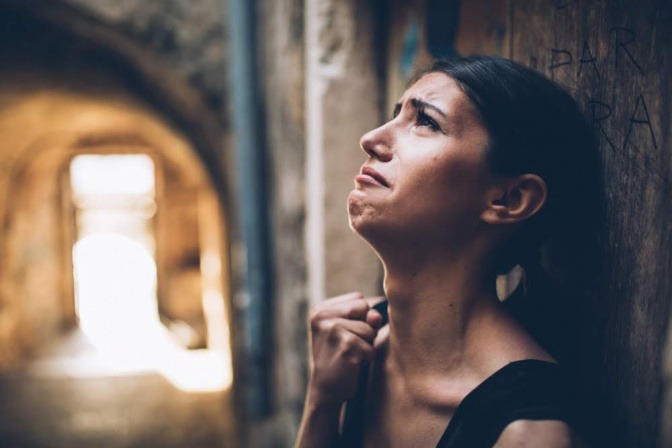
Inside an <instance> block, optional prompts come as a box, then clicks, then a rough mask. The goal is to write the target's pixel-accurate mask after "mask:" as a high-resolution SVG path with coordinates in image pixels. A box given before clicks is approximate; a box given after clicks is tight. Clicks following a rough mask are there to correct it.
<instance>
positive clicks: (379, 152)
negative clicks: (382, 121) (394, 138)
mask: <svg viewBox="0 0 672 448" xmlns="http://www.w3.org/2000/svg"><path fill="white" fill-rule="evenodd" d="M389 140H390V136H389V130H387V129H386V126H385V125H383V126H381V127H379V128H376V129H373V130H371V131H369V132H367V133H366V134H364V135H362V138H361V139H359V146H360V147H361V148H362V150H364V152H365V153H367V154H368V155H369V157H373V158H375V159H378V160H381V161H383V162H387V161H389V160H390V159H391V158H392V153H391V151H390V143H391V142H390V141H389Z"/></svg>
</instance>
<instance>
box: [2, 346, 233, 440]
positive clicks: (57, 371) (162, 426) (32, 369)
mask: <svg viewBox="0 0 672 448" xmlns="http://www.w3.org/2000/svg"><path fill="white" fill-rule="evenodd" d="M92 357H93V353H92V352H91V350H90V348H89V347H87V345H86V343H85V342H83V341H82V338H81V336H80V335H75V336H74V337H71V338H70V339H69V340H65V341H62V342H60V343H59V344H57V346H56V347H55V348H54V349H53V350H52V352H51V354H50V356H48V357H43V358H42V359H40V360H38V361H36V362H35V363H33V364H32V365H29V366H26V367H25V368H23V369H20V370H15V371H11V372H2V373H0V447H2V448H65V447H67V448H88V447H92V448H93V447H95V448H121V447H129V448H130V447H133V448H135V447H138V448H139V447H143V448H169V447H170V448H178V447H179V448H217V447H227V448H228V447H236V446H237V444H236V442H235V437H234V429H235V422H234V420H233V416H232V413H231V408H232V407H231V403H230V397H229V394H228V393H227V392H216V393H213V392H208V393H187V392H183V391H180V390H179V389H177V388H175V387H174V386H172V385H171V384H170V383H169V382H168V381H166V380H165V379H164V378H163V377H162V376H161V375H159V374H156V373H151V372H137V373H134V374H130V373H126V374H115V375H105V374H104V372H98V374H89V375H87V376H85V377H80V378H74V377H73V376H72V375H69V374H67V369H64V367H67V365H75V366H81V365H84V364H86V360H87V359H90V358H92ZM77 363H79V364H77Z"/></svg>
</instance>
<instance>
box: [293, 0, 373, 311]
mask: <svg viewBox="0 0 672 448" xmlns="http://www.w3.org/2000/svg"><path fill="white" fill-rule="evenodd" d="M375 6H376V2H374V1H366V2H361V1H348V2H335V1H322V0H312V1H308V2H307V3H306V26H307V29H306V45H307V50H306V51H307V54H306V71H307V82H306V94H307V98H306V105H307V117H306V118H307V120H306V126H307V129H306V130H307V138H306V151H307V173H306V175H307V177H306V182H307V185H306V197H307V226H308V229H307V230H308V232H307V240H306V244H307V245H308V252H307V254H308V261H309V270H308V273H309V279H308V283H309V295H310V300H311V301H312V302H313V303H314V302H315V301H318V300H322V299H324V298H325V297H330V296H334V295H337V294H343V293H345V292H349V291H361V292H363V293H364V294H376V293H378V292H379V289H380V286H379V284H380V279H381V269H380V265H379V263H378V260H377V257H376V256H375V254H374V253H373V251H372V250H371V249H370V248H369V247H368V246H367V245H366V243H364V241H363V240H361V239H360V238H359V237H358V236H356V235H354V234H353V232H352V231H351V230H350V228H349V223H348V218H347V213H346V205H345V204H346V198H347V196H348V193H349V192H350V191H351V190H352V189H353V187H354V183H353V182H354V181H353V178H354V176H355V175H356V174H357V173H358V172H359V169H360V167H361V165H362V164H363V163H364V161H365V160H366V155H365V154H364V153H363V152H362V150H361V149H360V148H359V138H360V137H361V136H362V135H363V134H364V133H365V132H367V131H369V130H370V129H373V128H374V127H376V126H377V125H378V123H379V121H380V101H381V82H382V79H380V78H379V77H378V76H377V75H378V72H377V63H378V59H379V55H378V53H377V52H376V50H375V44H376V37H377V35H376V20H375V15H374V13H375ZM353 111H356V112H353Z"/></svg>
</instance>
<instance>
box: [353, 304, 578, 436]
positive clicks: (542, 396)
mask: <svg viewBox="0 0 672 448" xmlns="http://www.w3.org/2000/svg"><path fill="white" fill-rule="evenodd" d="M384 317H386V316H384ZM368 376H369V375H368V369H366V368H363V369H362V373H361V375H360V384H359V386H360V387H359V390H358V393H357V395H356V396H355V397H354V398H353V399H352V400H350V401H348V402H347V403H346V408H345V415H344V420H343V429H342V433H341V434H342V436H341V444H340V446H341V447H343V448H346V447H347V448H361V447H362V446H363V442H364V428H365V425H366V415H365V413H364V405H365V399H366V386H367V382H368ZM570 397H571V390H570V389H569V387H568V382H567V380H566V378H565V375H564V374H563V371H562V369H561V367H560V366H559V365H558V364H554V363H550V362H546V361H541V360H534V359H526V360H522V361H515V362H512V363H510V364H507V365H506V366H504V367H502V368H501V369H500V370H498V371H497V372H495V373H494V374H493V375H491V376H490V377H489V378H487V379H486V380H485V381H483V382H482V383H481V384H479V385H478V386H477V387H476V388H475V389H474V390H472V391H471V392H470V393H469V394H467V396H466V397H465V398H464V399H463V400H462V402H461V403H460V404H459V406H458V407H457V409H456V411H455V414H454V415H453V417H452V419H451V420H450V423H449V424H448V426H447V428H446V430H445V431H444V433H443V435H442V436H441V439H440V440H439V443H438V445H437V447H436V448H480V447H483V448H485V447H487V448H491V447H492V446H493V445H494V444H495V442H496V441H497V439H498V438H499V436H500V434H501V433H502V431H503V430H504V428H506V426H507V425H508V424H509V423H512V422H513V421H515V420H560V421H563V422H565V423H567V424H569V425H572V421H571V415H569V409H570Z"/></svg>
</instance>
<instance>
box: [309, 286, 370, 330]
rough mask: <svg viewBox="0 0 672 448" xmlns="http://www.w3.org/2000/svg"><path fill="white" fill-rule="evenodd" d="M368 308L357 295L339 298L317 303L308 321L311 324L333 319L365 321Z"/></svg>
mask: <svg viewBox="0 0 672 448" xmlns="http://www.w3.org/2000/svg"><path fill="white" fill-rule="evenodd" d="M369 308H370V307H369V304H368V303H367V301H366V300H364V297H363V296H362V295H361V294H359V293H356V295H355V294H352V295H346V296H339V297H336V298H333V299H328V300H325V301H323V302H321V303H319V304H318V305H317V306H316V307H315V309H314V310H313V312H312V313H311V317H310V320H311V323H312V322H314V321H316V320H317V321H320V320H324V319H331V318H334V317H342V318H345V319H357V320H365V319H366V313H367V312H368V311H369Z"/></svg>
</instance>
